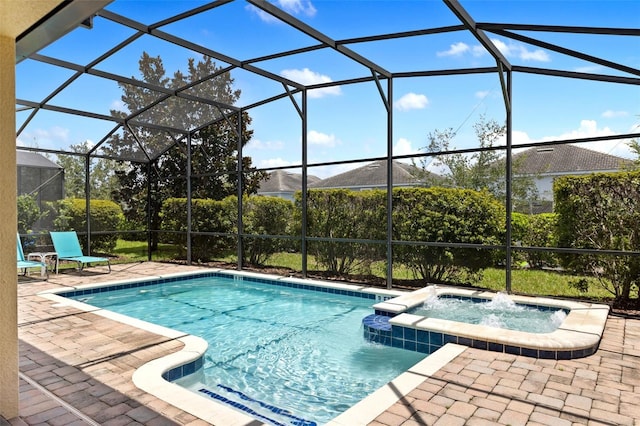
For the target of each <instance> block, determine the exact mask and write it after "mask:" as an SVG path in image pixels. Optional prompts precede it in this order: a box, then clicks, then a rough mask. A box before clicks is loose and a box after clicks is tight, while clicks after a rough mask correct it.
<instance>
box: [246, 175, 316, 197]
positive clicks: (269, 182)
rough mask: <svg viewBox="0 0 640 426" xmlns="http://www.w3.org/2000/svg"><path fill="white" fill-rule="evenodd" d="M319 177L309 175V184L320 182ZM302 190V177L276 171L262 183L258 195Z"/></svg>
mask: <svg viewBox="0 0 640 426" xmlns="http://www.w3.org/2000/svg"><path fill="white" fill-rule="evenodd" d="M319 180H320V178H319V177H317V176H313V175H307V182H308V183H309V184H312V183H315V182H318V181H319ZM301 189H302V175H301V174H299V173H291V172H287V171H284V170H276V171H274V172H271V173H269V175H268V176H267V178H266V179H264V180H263V181H262V182H260V188H259V189H258V193H265V192H295V191H300V190H301Z"/></svg>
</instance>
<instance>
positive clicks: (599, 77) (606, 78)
mask: <svg viewBox="0 0 640 426" xmlns="http://www.w3.org/2000/svg"><path fill="white" fill-rule="evenodd" d="M513 71H516V72H524V73H528V74H540V75H549V76H555V77H566V78H577V79H581V80H593V81H603V82H608V83H618V84H632V85H635V86H638V85H640V78H633V77H622V76H616V75H606V74H592V73H586V72H577V71H562V70H552V69H548V68H535V67H523V66H519V65H514V67H513Z"/></svg>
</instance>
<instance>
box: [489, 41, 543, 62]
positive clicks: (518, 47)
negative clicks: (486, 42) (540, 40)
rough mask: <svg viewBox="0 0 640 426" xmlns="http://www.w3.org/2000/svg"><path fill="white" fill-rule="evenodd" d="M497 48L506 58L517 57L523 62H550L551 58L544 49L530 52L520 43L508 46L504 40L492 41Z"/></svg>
mask: <svg viewBox="0 0 640 426" xmlns="http://www.w3.org/2000/svg"><path fill="white" fill-rule="evenodd" d="M491 42H492V43H493V44H494V46H496V48H497V49H498V50H499V51H500V52H501V53H502V54H503V55H504V56H506V57H516V58H519V59H522V60H523V61H537V62H549V61H551V58H550V57H549V54H548V53H547V52H545V51H544V50H542V49H537V50H534V51H529V49H527V47H526V46H524V45H522V44H518V43H509V44H506V43H504V42H503V41H502V40H498V39H496V38H494V39H491Z"/></svg>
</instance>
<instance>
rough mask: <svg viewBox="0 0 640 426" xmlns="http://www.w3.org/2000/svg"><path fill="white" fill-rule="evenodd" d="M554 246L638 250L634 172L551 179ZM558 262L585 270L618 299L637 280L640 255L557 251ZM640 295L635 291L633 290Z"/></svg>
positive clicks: (639, 200) (639, 180) (638, 193)
mask: <svg viewBox="0 0 640 426" xmlns="http://www.w3.org/2000/svg"><path fill="white" fill-rule="evenodd" d="M554 194H555V211H556V213H557V215H558V243H559V246H560V247H569V248H589V249H598V250H623V251H627V250H634V251H635V250H638V249H640V172H620V173H598V174H592V175H587V176H565V177H562V178H558V179H556V180H555V182H554ZM560 259H561V262H562V265H563V266H564V267H565V268H568V269H572V270H574V271H577V272H582V273H588V274H591V275H594V276H595V277H597V278H598V280H599V282H600V283H601V284H602V285H603V286H604V287H605V288H606V289H607V290H608V291H610V292H611V293H612V294H613V295H614V296H615V297H616V299H618V300H627V299H629V298H630V295H631V291H632V289H635V291H636V292H639V293H640V291H639V290H638V288H639V284H640V282H639V281H640V256H613V255H604V254H596V255H562V256H560ZM639 295H640V294H639Z"/></svg>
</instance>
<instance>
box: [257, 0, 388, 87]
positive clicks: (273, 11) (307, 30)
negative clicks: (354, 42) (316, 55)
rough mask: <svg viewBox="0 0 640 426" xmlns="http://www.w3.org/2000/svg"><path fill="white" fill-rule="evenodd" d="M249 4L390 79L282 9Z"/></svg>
mask: <svg viewBox="0 0 640 426" xmlns="http://www.w3.org/2000/svg"><path fill="white" fill-rule="evenodd" d="M247 1H248V2H249V3H251V4H252V5H254V6H255V7H257V8H259V9H262V10H263V11H265V12H267V13H269V14H270V15H273V16H275V17H276V18H278V19H280V20H281V21H283V22H286V23H287V24H289V25H290V26H292V27H293V28H295V29H297V30H298V31H301V32H303V33H304V34H306V35H308V36H309V37H312V38H314V39H316V40H318V41H320V42H321V43H323V44H324V45H326V46H328V47H331V48H332V49H334V50H337V51H338V52H340V53H342V54H343V55H345V56H347V57H348V58H350V59H352V60H354V61H356V62H357V63H359V64H360V65H363V66H365V67H367V68H369V69H370V70H372V71H375V72H377V73H379V74H382V75H383V76H385V77H387V78H390V77H391V73H390V72H389V71H387V70H386V69H384V68H383V67H381V66H380V65H378V64H376V63H374V62H372V61H370V60H369V59H367V58H365V57H363V56H361V55H359V54H358V53H356V52H354V51H352V50H351V49H349V48H347V47H345V46H343V45H339V44H338V43H336V41H335V40H333V39H331V38H330V37H328V36H326V35H325V34H323V33H321V32H320V31H318V30H316V29H314V28H312V27H311V26H309V25H307V24H305V23H304V22H302V21H300V20H299V19H296V18H294V17H293V16H291V15H289V14H288V13H286V12H284V11H283V10H282V9H279V8H278V7H276V6H274V5H273V4H271V3H269V2H268V1H266V0H247Z"/></svg>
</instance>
